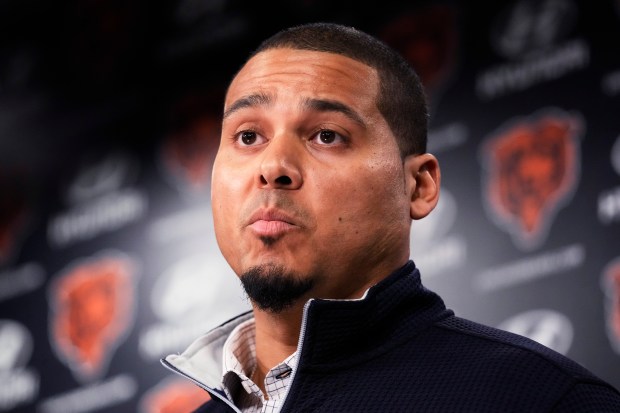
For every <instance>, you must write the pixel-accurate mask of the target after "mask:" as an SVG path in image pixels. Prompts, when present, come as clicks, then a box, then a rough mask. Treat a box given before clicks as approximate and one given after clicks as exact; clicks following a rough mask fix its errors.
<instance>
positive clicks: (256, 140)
mask: <svg viewBox="0 0 620 413" xmlns="http://www.w3.org/2000/svg"><path fill="white" fill-rule="evenodd" d="M235 140H236V141H237V142H238V143H239V144H240V145H241V146H254V145H259V144H261V143H263V141H264V138H263V137H262V136H261V135H259V134H258V133H256V132H254V131H253V130H244V131H241V132H239V133H237V134H236V135H235Z"/></svg>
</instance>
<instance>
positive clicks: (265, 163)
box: [258, 136, 303, 189]
mask: <svg viewBox="0 0 620 413" xmlns="http://www.w3.org/2000/svg"><path fill="white" fill-rule="evenodd" d="M300 155H301V154H300V153H299V150H298V148H297V142H296V139H295V138H294V137H285V136H280V137H274V138H272V139H271V140H270V141H269V144H268V145H267V147H266V148H265V149H264V150H263V153H262V157H261V163H260V168H259V174H258V175H259V176H258V185H259V186H260V187H261V188H273V189H299V188H300V187H301V185H302V183H303V178H302V174H301V169H300V161H301V157H300Z"/></svg>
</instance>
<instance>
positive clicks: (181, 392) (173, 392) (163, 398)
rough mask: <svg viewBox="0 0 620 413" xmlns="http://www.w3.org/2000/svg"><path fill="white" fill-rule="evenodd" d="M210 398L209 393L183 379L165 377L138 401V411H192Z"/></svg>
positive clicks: (168, 412)
mask: <svg viewBox="0 0 620 413" xmlns="http://www.w3.org/2000/svg"><path fill="white" fill-rule="evenodd" d="M209 400H210V397H209V394H208V393H207V392H206V391H204V390H202V389H201V388H200V387H198V386H197V385H195V384H193V383H191V382H189V381H187V380H183V379H178V378H174V379H165V380H164V381H162V382H161V383H160V384H158V385H157V386H155V387H154V388H152V389H151V390H149V391H148V392H147V393H146V394H145V395H144V397H143V398H142V400H141V401H140V413H177V412H193V411H194V410H196V409H197V408H198V406H200V405H202V404H204V403H206V402H207V401H209Z"/></svg>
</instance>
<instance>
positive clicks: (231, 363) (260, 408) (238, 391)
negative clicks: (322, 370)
mask: <svg viewBox="0 0 620 413" xmlns="http://www.w3.org/2000/svg"><path fill="white" fill-rule="evenodd" d="M223 358H224V360H223V366H224V372H223V379H222V384H223V386H224V391H225V392H226V395H227V396H228V398H229V399H230V400H233V401H234V403H235V405H236V406H237V407H238V408H239V410H241V411H242V412H244V413H259V412H260V413H277V412H279V411H280V408H281V407H282V403H283V402H284V400H283V399H284V396H285V395H286V390H287V388H288V385H289V383H290V381H291V377H292V375H293V374H292V373H293V371H294V370H295V368H296V367H297V353H296V352H295V353H293V354H291V355H290V356H289V357H287V358H286V359H285V360H284V361H283V362H281V363H280V364H278V365H277V366H275V367H274V368H272V369H271V370H269V372H268V373H267V376H266V377H265V391H266V392H267V397H268V400H265V397H264V396H263V392H262V391H261V390H260V388H259V387H258V386H257V385H256V383H254V382H253V381H252V380H251V379H250V377H252V374H253V373H254V370H255V369H256V329H255V326H254V319H250V320H247V321H245V322H243V323H241V324H239V325H238V326H237V327H236V328H235V329H234V330H233V331H232V333H231V334H230V336H229V337H228V339H226V342H225V343H224V353H223Z"/></svg>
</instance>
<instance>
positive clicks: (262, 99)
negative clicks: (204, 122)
mask: <svg viewBox="0 0 620 413" xmlns="http://www.w3.org/2000/svg"><path fill="white" fill-rule="evenodd" d="M272 100H273V99H272V98H271V96H269V95H267V94H265V93H254V94H252V95H248V96H244V97H242V98H239V99H237V100H235V101H234V102H233V103H232V105H230V107H229V108H228V109H226V110H225V111H224V116H223V118H224V119H226V118H227V117H228V116H230V115H232V114H233V113H235V112H236V111H238V110H239V109H243V108H251V107H256V106H267V105H269V104H270V103H271V102H272Z"/></svg>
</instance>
